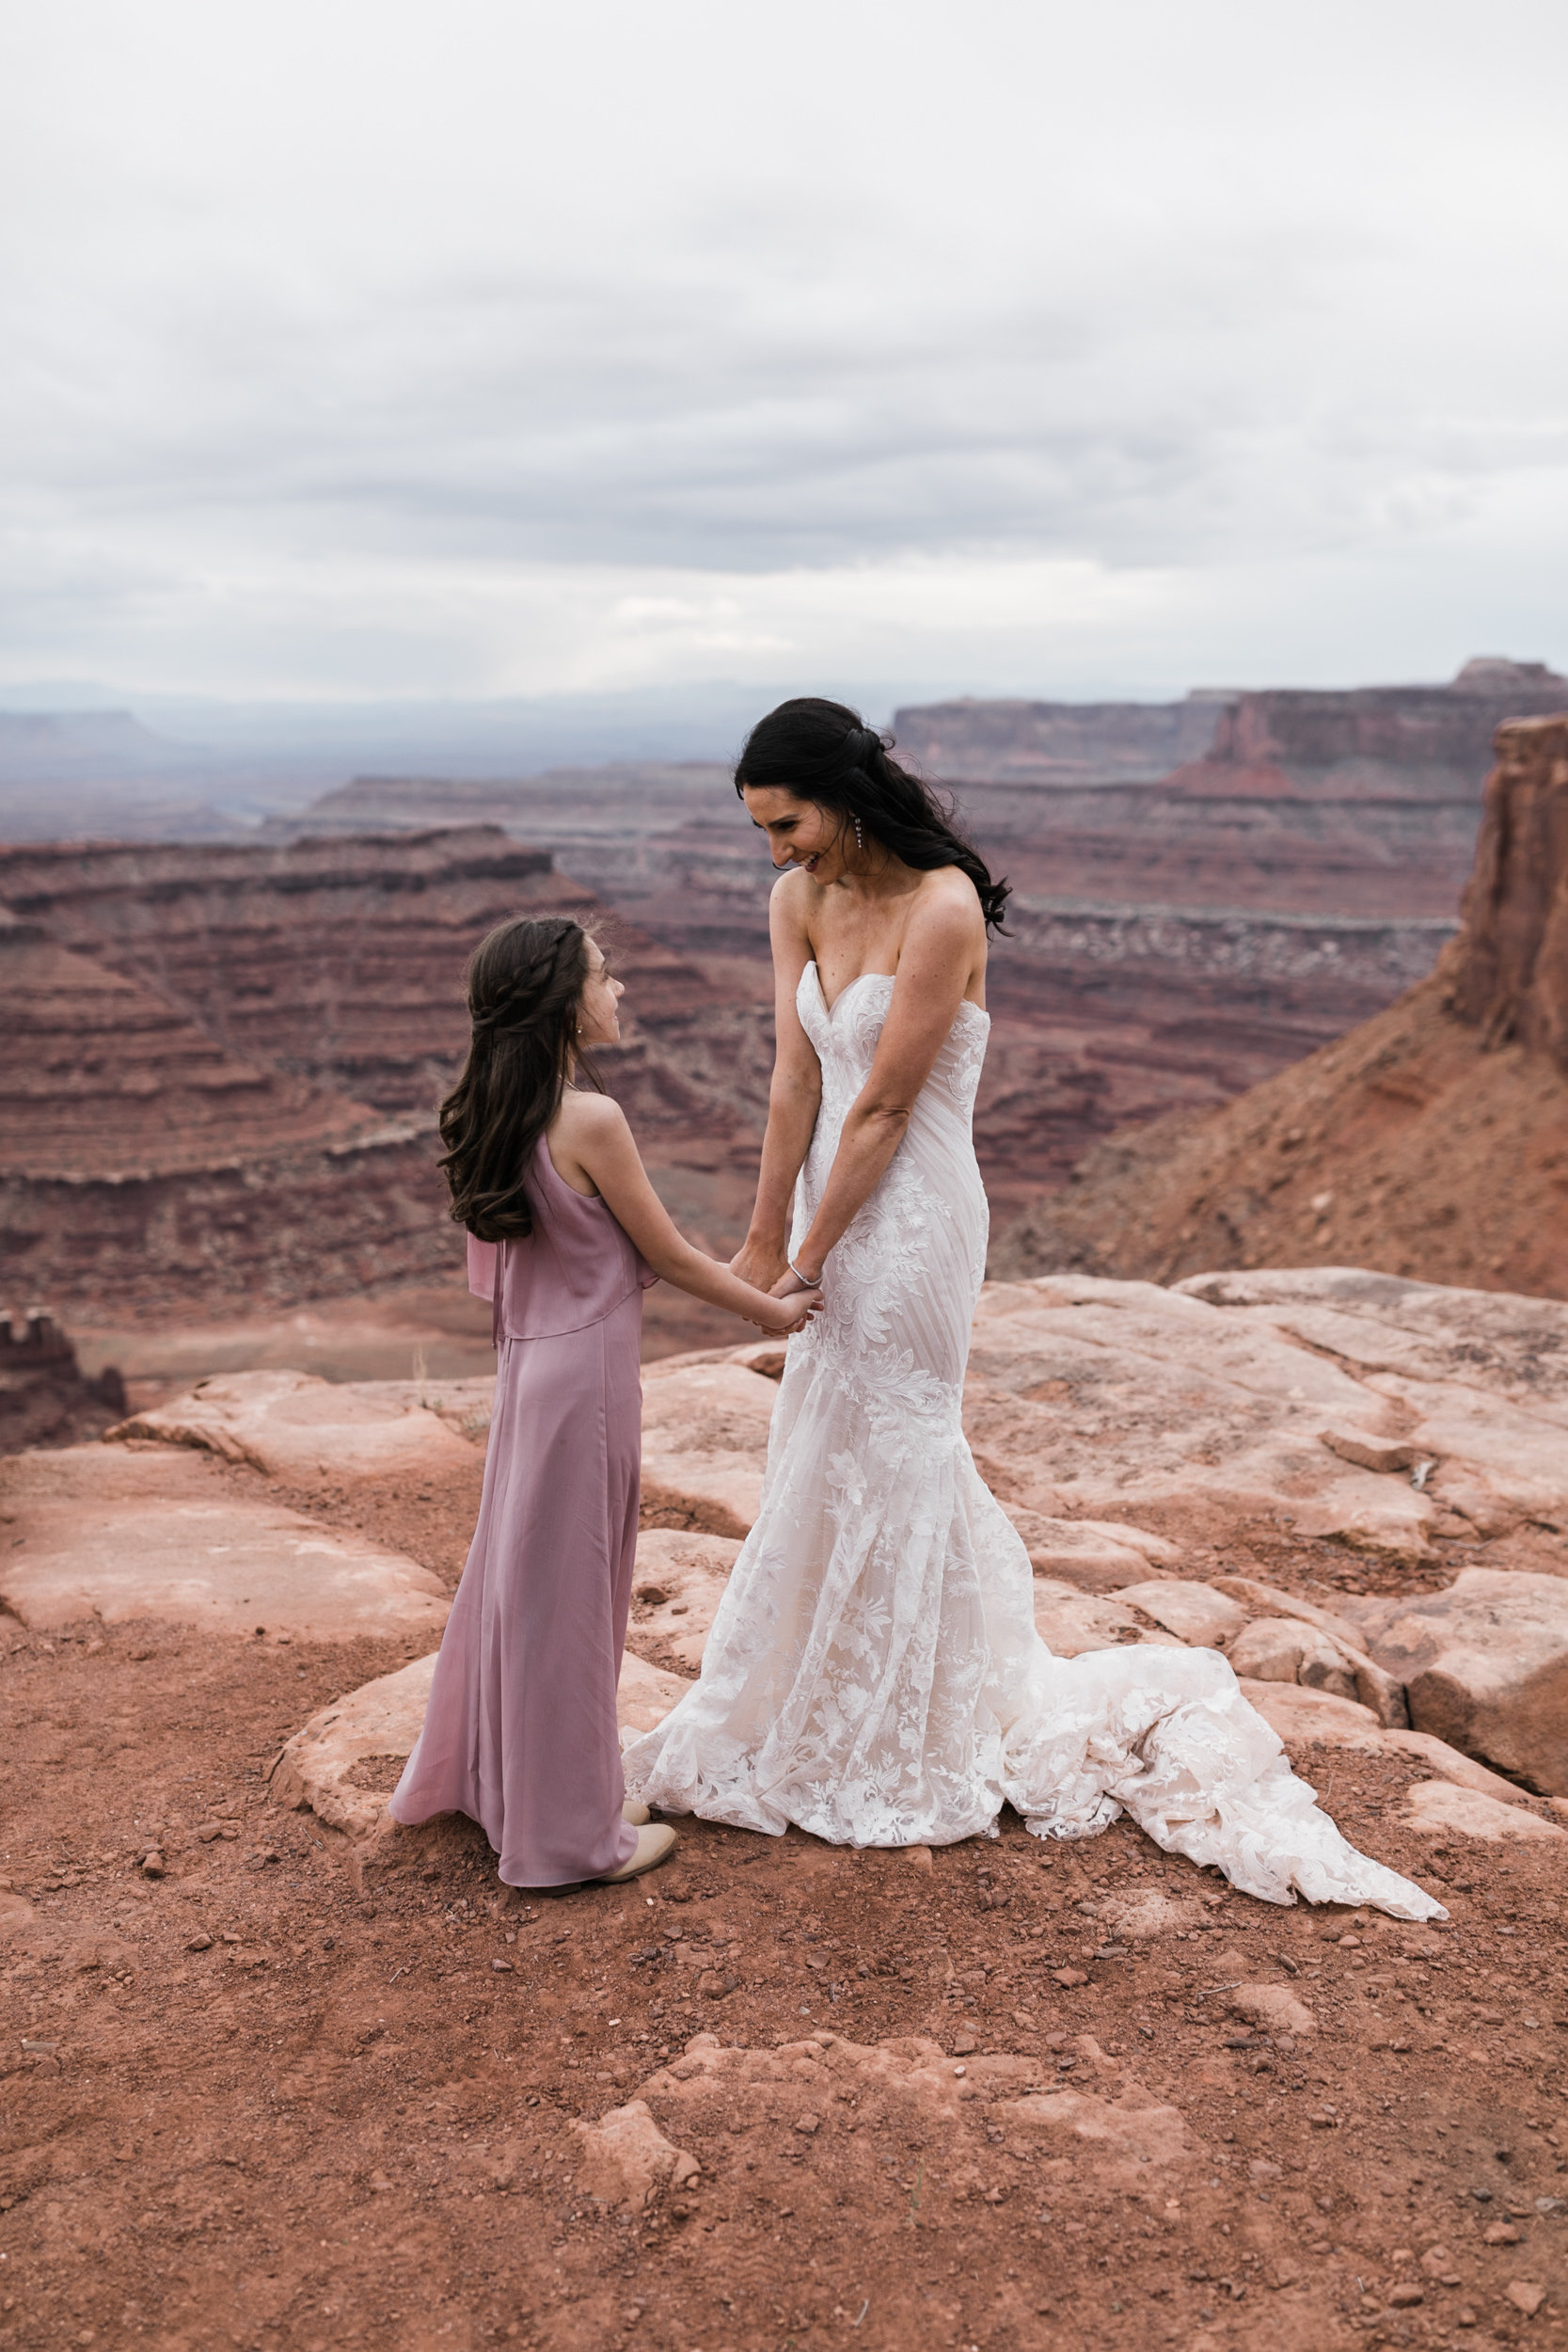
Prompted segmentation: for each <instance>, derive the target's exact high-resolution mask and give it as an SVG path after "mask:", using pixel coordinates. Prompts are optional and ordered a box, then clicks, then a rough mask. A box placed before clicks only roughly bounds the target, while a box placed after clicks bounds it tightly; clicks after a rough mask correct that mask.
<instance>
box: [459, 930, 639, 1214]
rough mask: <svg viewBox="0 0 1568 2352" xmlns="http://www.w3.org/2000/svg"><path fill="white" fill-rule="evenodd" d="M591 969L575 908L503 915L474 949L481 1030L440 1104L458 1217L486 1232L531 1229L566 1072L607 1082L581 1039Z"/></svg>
mask: <svg viewBox="0 0 1568 2352" xmlns="http://www.w3.org/2000/svg"><path fill="white" fill-rule="evenodd" d="M587 977H588V934H587V932H586V931H585V930H583V928H582V925H581V924H580V923H575V922H573V920H572V918H571V917H570V915H565V914H546V915H534V916H518V917H517V918H516V919H515V921H513V922H510V923H499V924H498V925H497V926H496V929H495V930H493V931H492V932H491V933H490V934H489V936H488V937H487V938H485V939H482V940H481V942H480V944H479V946H477V947H476V948H475V949H474V952H473V956H472V958H471V960H470V961H469V964H468V1014H469V1018H470V1020H471V1021H472V1023H473V1036H472V1039H471V1041H470V1042H469V1045H468V1057H467V1060H466V1061H465V1063H464V1065H463V1069H462V1073H461V1075H460V1076H459V1078H458V1081H457V1084H456V1085H455V1086H454V1087H453V1089H452V1090H451V1093H450V1094H449V1095H448V1096H447V1099H446V1101H445V1102H444V1103H443V1104H442V1105H441V1140H442V1142H443V1143H444V1144H445V1145H446V1147H447V1149H446V1156H445V1157H444V1158H443V1159H442V1160H441V1162H440V1168H441V1172H442V1174H443V1175H444V1176H445V1177H446V1180H447V1188H448V1190H449V1191H450V1192H451V1214H452V1216H453V1218H454V1220H455V1221H456V1223H458V1224H459V1225H466V1226H467V1229H468V1231H469V1232H470V1233H475V1234H477V1235H478V1237H479V1239H480V1240H481V1241H515V1240H517V1239H519V1238H520V1237H521V1236H522V1235H523V1234H525V1233H530V1232H532V1231H533V1216H532V1212H531V1209H530V1207H529V1198H528V1192H527V1189H526V1181H525V1180H526V1178H527V1176H528V1174H529V1171H530V1169H531V1167H532V1165H533V1154H534V1149H535V1146H536V1145H537V1143H538V1141H539V1138H540V1136H542V1135H543V1134H544V1132H545V1130H546V1127H547V1126H548V1125H549V1123H550V1121H551V1120H552V1119H553V1118H554V1117H555V1115H556V1112H557V1111H558V1110H559V1109H560V1108H561V1093H562V1088H563V1087H564V1086H565V1084H566V1080H567V1077H568V1075H572V1076H574V1077H577V1078H582V1077H586V1078H587V1080H588V1082H589V1084H590V1085H592V1086H594V1087H595V1088H598V1089H599V1091H600V1092H602V1091H603V1089H602V1087H601V1086H600V1082H599V1077H598V1073H597V1072H596V1071H595V1070H594V1067H593V1065H592V1063H590V1062H589V1061H588V1060H587V1059H586V1058H585V1057H583V1055H582V1054H581V1052H580V1051H579V1050H578V1045H577V1017H578V1006H579V1004H580V1002H581V998H582V990H583V983H584V982H585V981H586V979H587ZM574 1061H575V1064H576V1068H575V1070H574V1066H573V1065H574Z"/></svg>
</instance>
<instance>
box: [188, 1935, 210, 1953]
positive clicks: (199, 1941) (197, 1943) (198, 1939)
mask: <svg viewBox="0 0 1568 2352" xmlns="http://www.w3.org/2000/svg"><path fill="white" fill-rule="evenodd" d="M212 1948H213V1939H212V1937H211V1936H210V1935H193V1936H192V1937H191V1939H190V1941H189V1943H188V1944H187V1945H186V1946H185V1949H186V1951H187V1952H210V1951H211V1950H212Z"/></svg>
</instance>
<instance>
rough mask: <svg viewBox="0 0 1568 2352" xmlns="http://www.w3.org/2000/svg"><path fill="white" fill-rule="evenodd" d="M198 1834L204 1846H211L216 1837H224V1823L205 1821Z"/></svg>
mask: <svg viewBox="0 0 1568 2352" xmlns="http://www.w3.org/2000/svg"><path fill="white" fill-rule="evenodd" d="M196 1834H197V1836H198V1837H199V1838H200V1840H201V1842H202V1844H203V1845H204V1846H210V1845H211V1844H212V1842H213V1840H214V1837H221V1836H223V1823H222V1822H221V1821H203V1822H202V1824H201V1827H200V1828H199V1829H198V1831H197V1833H196Z"/></svg>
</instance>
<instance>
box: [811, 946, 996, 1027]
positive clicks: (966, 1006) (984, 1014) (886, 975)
mask: <svg viewBox="0 0 1568 2352" xmlns="http://www.w3.org/2000/svg"><path fill="white" fill-rule="evenodd" d="M806 971H807V972H809V973H810V974H811V976H812V978H813V979H814V980H815V981H816V1001H817V1003H818V1004H819V1005H820V1006H821V1008H822V1010H823V1013H824V1015H825V1016H826V1018H827V1020H828V1022H829V1024H830V1025H832V1023H833V1022H834V1021H836V1019H837V1018H838V1009H839V1007H840V1005H842V1004H843V1002H844V1000H845V998H846V997H847V996H849V995H852V994H853V993H854V991H855V990H856V989H857V988H859V987H860V986H861V985H862V983H863V981H865V980H885V981H886V982H887V985H888V986H889V988H891V987H892V986H893V983H894V981H895V979H896V978H897V977H898V976H897V974H896V973H895V972H857V973H856V975H855V977H854V978H853V979H852V980H847V981H846V982H845V984H844V986H843V987H842V988H841V989H840V990H839V992H838V994H837V995H836V996H835V997H834V998H833V1001H832V1004H831V1005H830V1004H829V1002H828V993H827V991H826V989H825V988H824V987H823V985H822V973H821V969H820V967H819V965H818V963H817V961H816V957H815V956H812V957H809V958H808V959H807V962H806ZM801 977H804V975H802V976H801ZM966 1012H973V1013H978V1015H979V1017H980V1019H981V1020H982V1021H983V1022H984V1023H985V1024H986V1026H987V1027H988V1028H989V1027H990V1013H989V1012H988V1011H987V1010H986V1009H985V1007H984V1005H972V1004H971V1003H970V1001H969V998H968V997H967V996H966V997H964V999H963V1000H962V1002H961V1003H960V1005H959V1007H958V1013H955V1014H954V1016H953V1018H954V1021H955V1023H957V1021H958V1014H959V1013H966Z"/></svg>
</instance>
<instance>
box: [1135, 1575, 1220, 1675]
mask: <svg viewBox="0 0 1568 2352" xmlns="http://www.w3.org/2000/svg"><path fill="white" fill-rule="evenodd" d="M1117 1598H1118V1599H1119V1600H1120V1602H1121V1605H1122V1607H1123V1608H1124V1609H1127V1608H1132V1609H1141V1610H1142V1611H1143V1613H1144V1615H1145V1616H1146V1617H1152V1618H1153V1619H1154V1622H1155V1624H1156V1625H1160V1626H1164V1629H1165V1631H1166V1632H1167V1633H1174V1634H1175V1635H1176V1637H1177V1639H1178V1641H1180V1642H1186V1643H1188V1644H1190V1645H1196V1647H1198V1648H1200V1649H1212V1648H1214V1647H1215V1646H1216V1645H1218V1644H1219V1642H1220V1641H1221V1640H1222V1639H1223V1638H1226V1637H1228V1636H1232V1635H1235V1634H1238V1633H1240V1631H1241V1629H1242V1628H1243V1626H1244V1625H1245V1623H1246V1611H1245V1610H1244V1609H1243V1608H1242V1607H1241V1606H1240V1605H1239V1603H1237V1602H1236V1601H1234V1600H1232V1599H1231V1597H1230V1596H1229V1595H1228V1594H1227V1593H1222V1592H1218V1591H1216V1589H1215V1588H1214V1586H1213V1585H1212V1584H1189V1583H1186V1582H1183V1581H1182V1580H1181V1579H1180V1578H1179V1577H1158V1578H1155V1579H1154V1580H1153V1581H1150V1582H1149V1583H1148V1584H1124V1585H1123V1586H1122V1588H1121V1591H1120V1593H1119V1594H1118V1595H1117ZM1240 1671H1241V1669H1240V1668H1239V1667H1238V1669H1237V1672H1238V1673H1239V1672H1240Z"/></svg>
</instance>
